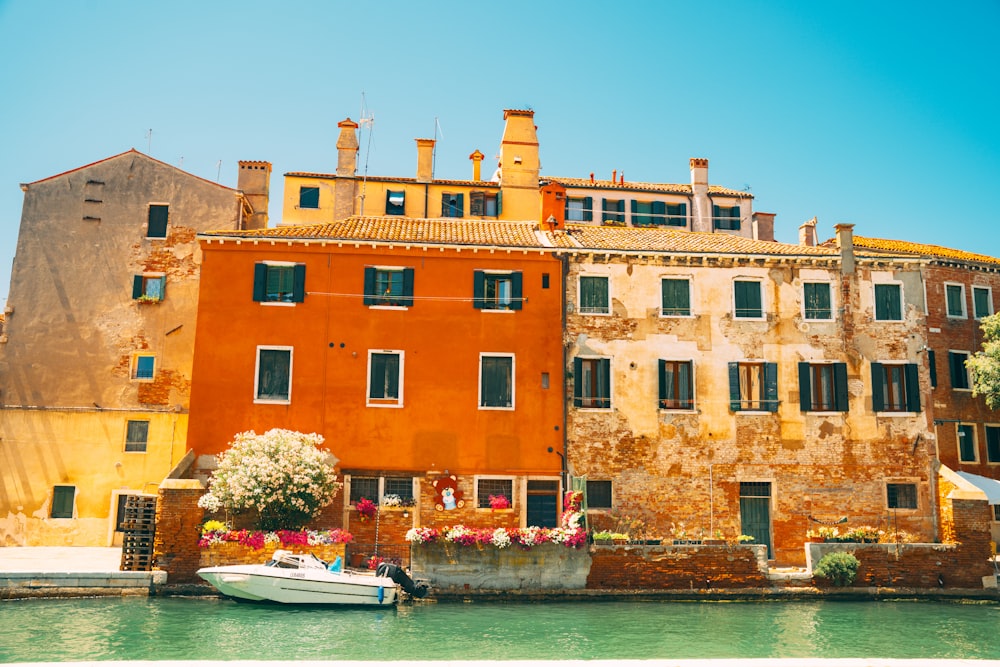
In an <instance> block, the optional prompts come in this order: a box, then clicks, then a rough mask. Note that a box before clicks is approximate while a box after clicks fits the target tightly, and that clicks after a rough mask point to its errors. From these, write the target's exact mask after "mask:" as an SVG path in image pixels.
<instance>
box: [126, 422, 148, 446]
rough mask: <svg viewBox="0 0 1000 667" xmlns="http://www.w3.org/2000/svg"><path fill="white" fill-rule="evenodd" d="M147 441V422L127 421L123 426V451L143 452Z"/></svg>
mask: <svg viewBox="0 0 1000 667" xmlns="http://www.w3.org/2000/svg"><path fill="white" fill-rule="evenodd" d="M148 440H149V421H147V420H144V419H129V420H128V422H127V423H126V425H125V451H126V452H144V451H146V444H147V442H148Z"/></svg>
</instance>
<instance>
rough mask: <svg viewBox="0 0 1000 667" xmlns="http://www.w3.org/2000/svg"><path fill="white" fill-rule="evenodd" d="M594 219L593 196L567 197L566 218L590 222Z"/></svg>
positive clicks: (569, 220)
mask: <svg viewBox="0 0 1000 667" xmlns="http://www.w3.org/2000/svg"><path fill="white" fill-rule="evenodd" d="M593 219H594V199H593V197H566V220H567V221H568V222H590V221H592V220H593Z"/></svg>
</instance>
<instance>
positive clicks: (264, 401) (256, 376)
mask: <svg viewBox="0 0 1000 667" xmlns="http://www.w3.org/2000/svg"><path fill="white" fill-rule="evenodd" d="M261 350H288V398H287V399H272V398H257V394H258V389H259V386H260V385H259V383H260V352H261ZM294 365H295V348H294V347H292V346H291V345H258V346H257V350H256V358H255V359H254V369H253V402H254V403H258V404H261V405H289V404H291V402H292V377H293V375H292V370H293V367H294Z"/></svg>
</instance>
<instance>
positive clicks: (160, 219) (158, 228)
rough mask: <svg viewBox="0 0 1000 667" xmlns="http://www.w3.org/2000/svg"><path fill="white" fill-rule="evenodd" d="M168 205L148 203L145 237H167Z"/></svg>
mask: <svg viewBox="0 0 1000 667" xmlns="http://www.w3.org/2000/svg"><path fill="white" fill-rule="evenodd" d="M168 212H169V207H168V206H167V204H150V205H149V218H148V220H147V224H146V238H149V239H165V238H167V219H168V218H169V215H168Z"/></svg>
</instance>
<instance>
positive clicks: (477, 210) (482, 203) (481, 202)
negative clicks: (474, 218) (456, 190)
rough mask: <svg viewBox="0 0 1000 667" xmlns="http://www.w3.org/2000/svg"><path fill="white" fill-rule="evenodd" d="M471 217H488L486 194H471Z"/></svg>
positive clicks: (477, 192)
mask: <svg viewBox="0 0 1000 667" xmlns="http://www.w3.org/2000/svg"><path fill="white" fill-rule="evenodd" d="M469 215H486V193H485V192H479V191H476V192H471V193H469Z"/></svg>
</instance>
